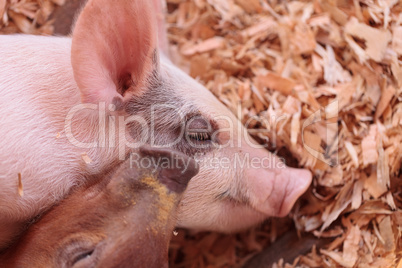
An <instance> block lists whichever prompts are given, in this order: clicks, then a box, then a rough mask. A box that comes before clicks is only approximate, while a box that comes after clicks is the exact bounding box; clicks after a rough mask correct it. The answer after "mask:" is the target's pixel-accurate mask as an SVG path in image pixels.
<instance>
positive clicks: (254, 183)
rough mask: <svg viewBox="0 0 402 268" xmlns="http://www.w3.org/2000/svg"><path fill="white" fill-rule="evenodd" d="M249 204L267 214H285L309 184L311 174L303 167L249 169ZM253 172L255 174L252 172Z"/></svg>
mask: <svg viewBox="0 0 402 268" xmlns="http://www.w3.org/2000/svg"><path fill="white" fill-rule="evenodd" d="M249 172H250V177H249V178H250V179H249V180H248V184H249V185H248V186H249V187H250V189H251V191H252V193H250V205H251V206H252V207H253V208H254V209H255V210H257V211H259V212H261V213H264V214H265V215H267V216H274V217H284V216H286V215H287V214H288V213H289V212H290V210H291V209H292V207H293V205H294V204H295V202H296V201H297V199H298V198H299V197H300V196H301V195H302V194H303V193H304V192H306V190H307V188H308V187H309V185H310V184H311V180H312V174H311V172H310V171H308V170H305V169H296V168H289V167H285V168H282V169H274V170H267V171H262V172H261V170H258V171H257V170H255V171H253V170H250V171H249ZM253 173H255V174H253Z"/></svg>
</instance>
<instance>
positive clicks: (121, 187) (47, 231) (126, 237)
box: [0, 147, 198, 267]
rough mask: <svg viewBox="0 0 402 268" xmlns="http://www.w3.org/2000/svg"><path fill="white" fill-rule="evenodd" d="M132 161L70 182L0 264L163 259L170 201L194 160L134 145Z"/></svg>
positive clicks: (162, 263)
mask: <svg viewBox="0 0 402 268" xmlns="http://www.w3.org/2000/svg"><path fill="white" fill-rule="evenodd" d="M135 154H138V155H137V157H138V161H139V163H141V164H142V165H144V166H135V167H134V166H133V164H132V163H131V162H130V160H129V159H128V160H127V161H125V162H124V163H123V164H122V165H121V166H120V167H119V168H118V169H117V171H115V172H113V173H111V174H109V175H108V176H105V177H102V178H98V179H97V180H96V183H95V184H93V185H91V186H89V187H87V186H86V187H82V188H79V189H76V190H75V191H74V192H73V193H72V194H71V195H69V196H68V197H67V198H66V199H65V200H63V201H62V202H61V203H60V204H59V205H57V206H55V207H53V208H52V209H51V210H50V211H48V212H47V213H46V214H45V215H44V216H43V217H42V218H41V219H40V220H39V221H38V222H36V223H34V224H33V225H32V226H30V227H29V229H28V230H27V232H26V233H25V234H23V236H22V237H21V238H20V239H19V241H18V242H17V243H16V244H15V245H14V246H13V247H11V248H10V249H9V250H8V251H7V252H5V253H4V254H3V255H0V262H1V263H2V264H5V265H6V267H167V264H168V244H169V241H170V238H171V235H172V232H173V228H174V226H175V224H176V210H177V205H178V203H179V201H180V199H181V196H182V193H183V192H184V190H185V189H186V187H187V184H188V182H189V181H190V179H191V178H192V177H193V176H194V175H196V174H197V172H198V166H197V164H196V163H195V161H194V160H192V159H190V158H189V157H187V156H185V155H183V154H181V153H177V152H174V151H172V150H165V149H153V148H151V147H142V148H141V149H140V150H139V151H138V152H136V153H135Z"/></svg>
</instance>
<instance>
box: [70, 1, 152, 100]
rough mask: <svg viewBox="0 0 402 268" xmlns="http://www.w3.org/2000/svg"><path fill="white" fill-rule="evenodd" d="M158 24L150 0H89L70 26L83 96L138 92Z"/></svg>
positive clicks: (74, 64) (76, 74)
mask: <svg viewBox="0 0 402 268" xmlns="http://www.w3.org/2000/svg"><path fill="white" fill-rule="evenodd" d="M156 47H157V25H156V19H155V17H154V14H153V11H152V6H151V1H149V0H119V1H112V0H89V1H88V3H87V4H86V6H85V8H84V9H83V11H82V13H81V15H80V16H79V18H78V20H77V23H76V26H75V29H74V32H73V41H72V51H71V62H72V67H73V71H74V78H75V81H76V82H77V85H78V87H79V88H80V91H81V96H82V100H83V102H91V103H98V102H106V103H107V104H110V103H112V101H113V100H114V99H115V98H116V97H117V98H119V99H123V100H127V99H128V98H130V97H131V96H132V95H140V94H141V93H142V92H141V90H144V85H145V82H146V79H147V78H148V76H149V75H150V74H151V73H152V70H153V68H156V66H157V63H155V64H153V61H157V59H158V55H157V52H156Z"/></svg>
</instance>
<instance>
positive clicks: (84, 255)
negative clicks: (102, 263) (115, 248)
mask: <svg viewBox="0 0 402 268" xmlns="http://www.w3.org/2000/svg"><path fill="white" fill-rule="evenodd" d="M92 253H94V250H93V249H92V250H84V251H81V252H77V253H76V255H75V257H74V258H73V262H72V263H73V265H75V264H77V263H78V262H80V261H84V260H85V259H88V258H90V257H91V256H92Z"/></svg>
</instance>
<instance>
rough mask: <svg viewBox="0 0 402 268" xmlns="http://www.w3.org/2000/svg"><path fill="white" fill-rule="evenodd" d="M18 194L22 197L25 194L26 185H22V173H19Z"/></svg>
mask: <svg viewBox="0 0 402 268" xmlns="http://www.w3.org/2000/svg"><path fill="white" fill-rule="evenodd" d="M18 195H19V196H20V197H23V196H24V187H23V185H22V176H21V173H18Z"/></svg>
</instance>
